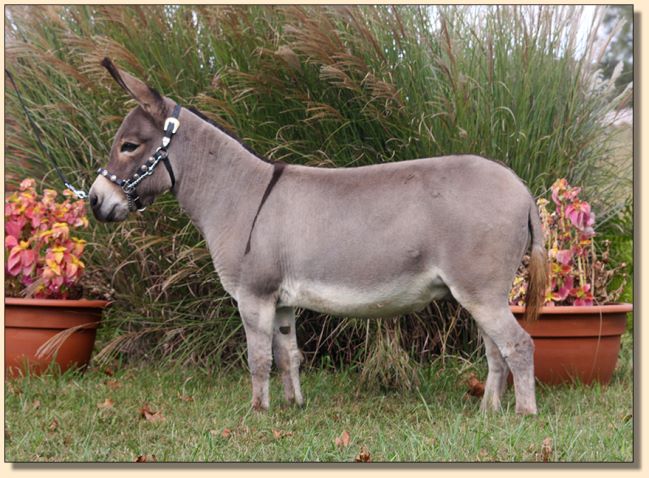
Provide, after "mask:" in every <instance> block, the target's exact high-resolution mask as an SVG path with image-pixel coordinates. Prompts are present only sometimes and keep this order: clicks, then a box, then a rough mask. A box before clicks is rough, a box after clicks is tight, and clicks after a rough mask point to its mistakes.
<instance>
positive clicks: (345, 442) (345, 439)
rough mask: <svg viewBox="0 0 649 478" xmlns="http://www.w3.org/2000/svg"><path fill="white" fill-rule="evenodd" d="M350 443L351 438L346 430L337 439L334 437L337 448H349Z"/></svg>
mask: <svg viewBox="0 0 649 478" xmlns="http://www.w3.org/2000/svg"><path fill="white" fill-rule="evenodd" d="M350 442H351V436H350V435H349V432H348V431H347V430H345V431H343V432H342V433H341V434H340V436H339V437H336V440H335V443H336V446H337V447H338V448H343V447H347V446H349V443H350Z"/></svg>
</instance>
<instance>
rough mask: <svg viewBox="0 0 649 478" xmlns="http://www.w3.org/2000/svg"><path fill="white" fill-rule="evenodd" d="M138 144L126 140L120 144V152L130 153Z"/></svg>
mask: <svg viewBox="0 0 649 478" xmlns="http://www.w3.org/2000/svg"><path fill="white" fill-rule="evenodd" d="M139 146H140V145H139V144H135V143H129V142H126V143H124V144H122V147H121V148H120V152H122V153H132V152H133V151H135V150H136V149H137V148H138V147H139Z"/></svg>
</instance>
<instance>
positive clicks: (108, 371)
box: [104, 367, 115, 377]
mask: <svg viewBox="0 0 649 478" xmlns="http://www.w3.org/2000/svg"><path fill="white" fill-rule="evenodd" d="M104 373H105V374H106V375H108V376H109V377H112V376H113V375H115V371H114V370H113V369H112V368H110V367H106V368H105V369H104Z"/></svg>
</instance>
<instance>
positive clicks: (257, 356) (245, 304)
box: [239, 298, 275, 410]
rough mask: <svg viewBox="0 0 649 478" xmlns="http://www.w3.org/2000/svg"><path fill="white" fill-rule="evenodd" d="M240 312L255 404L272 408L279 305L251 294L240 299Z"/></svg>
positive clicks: (256, 407)
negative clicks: (276, 325)
mask: <svg viewBox="0 0 649 478" xmlns="http://www.w3.org/2000/svg"><path fill="white" fill-rule="evenodd" d="M239 312H240V313H241V319H242V320H243V326H244V329H245V331H246V342H247V343H248V366H249V368H250V376H251V378H252V408H253V409H255V410H268V407H269V405H270V397H269V392H268V381H269V377H270V367H271V365H272V361H273V358H272V344H273V322H274V319H275V305H274V304H273V303H270V302H268V301H266V300H263V299H258V298H248V299H246V300H243V301H240V302H239Z"/></svg>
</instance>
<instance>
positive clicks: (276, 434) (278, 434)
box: [273, 429, 293, 440]
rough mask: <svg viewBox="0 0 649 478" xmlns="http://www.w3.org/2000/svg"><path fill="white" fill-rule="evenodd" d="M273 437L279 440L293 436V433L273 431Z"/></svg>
mask: <svg viewBox="0 0 649 478" xmlns="http://www.w3.org/2000/svg"><path fill="white" fill-rule="evenodd" d="M273 436H274V437H275V440H279V439H280V438H284V437H291V436H293V432H285V431H283V430H275V429H273Z"/></svg>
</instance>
